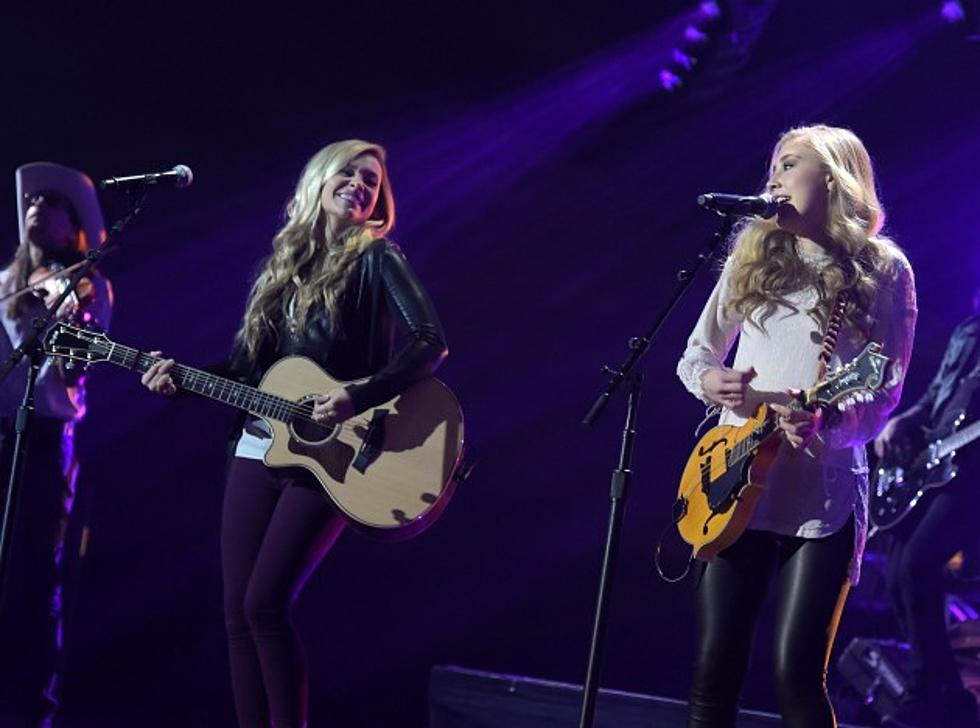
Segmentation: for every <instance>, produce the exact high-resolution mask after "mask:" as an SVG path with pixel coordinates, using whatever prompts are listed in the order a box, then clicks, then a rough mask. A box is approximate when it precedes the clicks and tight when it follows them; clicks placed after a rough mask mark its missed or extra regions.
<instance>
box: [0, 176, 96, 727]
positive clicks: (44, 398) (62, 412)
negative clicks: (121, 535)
mask: <svg viewBox="0 0 980 728" xmlns="http://www.w3.org/2000/svg"><path fill="white" fill-rule="evenodd" d="M16 186H17V211H18V222H19V226H20V245H19V246H18V247H17V250H16V252H15V253H14V256H13V259H12V260H11V261H10V263H9V264H8V265H7V267H6V268H4V269H2V270H0V362H3V361H5V360H6V359H7V357H8V356H9V355H10V353H11V352H12V351H13V350H14V349H15V348H16V347H17V346H18V345H20V344H21V342H22V341H23V340H24V338H26V336H27V335H28V334H29V333H30V331H31V322H32V320H33V319H34V318H35V317H36V316H38V315H43V314H44V313H45V306H46V305H51V304H52V303H53V299H54V298H55V297H56V294H57V293H59V291H58V289H57V286H58V285H60V284H59V283H58V280H59V279H57V278H47V276H49V275H50V274H51V273H57V272H58V271H63V270H64V269H66V268H69V267H71V266H72V265H74V264H75V263H78V262H79V261H81V260H82V259H83V258H84V256H85V252H86V251H87V250H88V248H89V247H90V246H94V245H98V244H99V243H100V242H102V240H103V239H104V238H105V229H104V225H103V221H102V211H101V210H100V209H99V202H98V198H97V197H96V194H95V187H94V185H93V184H92V181H91V180H90V179H89V178H88V177H87V176H86V175H84V174H82V173H81V172H79V171H77V170H74V169H70V168H68V167H63V166H61V165H58V164H51V163H49V162H34V163H32V164H26V165H24V166H22V167H20V168H18V169H17V172H16ZM46 278H47V279H46ZM45 279H46V280H45ZM39 280H40V281H42V282H43V284H44V287H43V288H40V289H35V288H33V287H32V285H31V284H34V283H37V282H38V281H39ZM60 280H65V279H64V278H62V279H60ZM111 311H112V288H111V286H110V285H109V282H108V281H107V280H106V279H105V278H103V277H102V276H100V275H98V274H92V275H90V276H89V277H88V278H86V279H83V281H82V284H80V285H79V290H78V295H77V296H76V297H75V298H74V299H69V301H67V302H66V304H65V305H64V306H62V307H61V308H60V309H59V310H58V312H57V316H58V317H59V318H68V317H71V318H72V319H73V320H74V321H75V322H76V323H79V324H83V325H92V326H98V327H100V328H102V329H105V328H107V327H108V324H109V317H110V313H111ZM26 380H27V360H26V358H25V359H24V360H22V361H21V362H20V364H19V365H18V366H17V368H16V369H14V370H13V371H12V372H11V373H10V376H8V377H7V378H6V379H5V380H4V381H3V382H0V479H2V480H0V493H4V491H5V490H6V486H7V479H8V476H9V471H10V463H11V456H12V449H13V444H14V427H13V423H14V417H15V415H16V412H17V408H18V407H19V405H20V402H21V399H22V398H23V395H24V387H25V384H26ZM84 414H85V397H84V380H83V377H82V372H81V371H80V370H78V369H75V370H72V369H71V368H69V367H67V366H66V365H65V364H63V363H60V362H52V361H48V362H45V364H44V365H43V366H42V368H41V370H40V374H39V376H38V380H37V388H36V391H35V412H34V418H33V420H32V422H31V426H30V432H29V438H28V447H27V460H26V470H25V473H24V478H23V481H22V483H21V487H20V490H19V496H18V500H17V510H16V515H15V517H16V523H15V524H14V530H13V538H12V540H11V544H10V545H11V548H10V551H9V553H8V558H9V561H8V573H7V583H6V584H5V585H4V601H3V604H2V605H0V610H2V611H0V716H5V715H7V716H10V715H12V716H15V717H16V718H17V720H18V721H19V722H18V723H17V724H18V725H24V724H25V723H24V721H25V719H26V722H27V723H26V724H27V725H32V726H34V725H47V724H49V722H50V717H51V716H52V715H53V713H54V708H55V707H56V705H57V680H58V677H57V667H58V663H59V658H60V650H61V638H60V637H61V634H60V633H61V602H62V596H63V595H62V579H61V568H60V567H61V560H62V559H61V557H62V547H63V545H64V537H65V533H66V531H67V527H68V517H69V515H70V512H71V504H72V501H73V498H74V493H75V481H76V478H77V475H78V467H77V462H76V461H75V459H74V457H73V453H72V444H73V435H74V426H75V423H76V422H78V421H79V420H80V419H81V418H82V417H83V416H84ZM4 495H5V493H4ZM0 725H2V721H0Z"/></svg>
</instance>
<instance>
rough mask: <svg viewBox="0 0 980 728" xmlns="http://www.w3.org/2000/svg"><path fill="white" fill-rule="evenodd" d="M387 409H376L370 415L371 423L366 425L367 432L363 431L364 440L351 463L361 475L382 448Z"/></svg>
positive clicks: (376, 457)
mask: <svg viewBox="0 0 980 728" xmlns="http://www.w3.org/2000/svg"><path fill="white" fill-rule="evenodd" d="M387 416H388V410H386V409H377V410H375V411H374V414H373V415H372V416H371V423H370V424H369V425H368V428H367V432H365V433H364V441H363V442H362V443H361V447H360V449H359V450H358V451H357V457H355V458H354V462H353V463H351V467H352V468H354V470H356V471H357V472H359V473H361V474H362V475H363V474H364V472H365V471H366V470H367V469H368V466H370V465H371V463H373V462H374V461H375V460H377V459H378V457H379V456H380V455H381V453H382V451H383V450H384V443H385V417H387Z"/></svg>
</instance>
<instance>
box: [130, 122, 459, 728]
mask: <svg viewBox="0 0 980 728" xmlns="http://www.w3.org/2000/svg"><path fill="white" fill-rule="evenodd" d="M286 213H287V219H286V223H285V225H284V226H283V228H282V229H281V230H280V231H279V232H278V233H277V234H276V236H275V238H274V239H273V241H272V253H271V255H270V256H269V257H268V258H267V260H266V262H265V264H264V265H263V267H262V269H261V271H260V273H259V275H258V278H257V280H256V281H255V284H254V285H253V287H252V291H251V294H250V295H249V299H248V302H247V303H246V307H245V314H244V316H243V320H242V325H241V328H240V329H239V332H238V336H237V338H236V346H235V350H234V352H233V356H232V362H231V374H233V375H234V376H236V377H237V378H239V379H241V380H243V381H244V382H245V383H246V384H249V385H252V386H254V385H255V384H257V383H258V382H259V380H260V379H262V378H263V375H265V374H266V373H267V372H268V371H269V370H271V368H272V367H273V365H274V364H275V363H276V362H277V361H278V360H281V359H282V358H283V357H286V356H289V355H300V356H305V357H308V358H310V359H312V360H313V361H314V362H315V363H316V364H318V365H319V366H320V367H321V368H322V369H324V370H325V371H327V372H328V373H330V375H331V376H332V377H334V378H335V379H338V380H344V381H348V382H350V381H351V380H361V381H357V382H354V383H349V384H347V385H344V386H334V387H333V388H331V389H329V390H328V391H313V392H308V394H309V395H310V397H309V401H308V402H307V404H309V402H312V408H311V410H310V415H311V418H312V420H313V422H314V423H315V424H317V425H324V426H334V425H339V424H340V423H343V422H345V421H347V420H349V419H350V418H351V417H353V416H354V415H358V414H360V413H362V412H365V411H367V410H369V409H371V408H375V407H377V406H378V405H380V404H382V403H385V402H388V401H390V400H392V399H393V398H395V397H396V396H397V395H399V394H401V393H402V392H404V391H405V390H406V389H407V388H408V387H409V386H410V385H412V384H414V383H416V382H419V381H420V380H423V379H425V378H426V377H428V376H429V375H430V374H431V373H432V371H433V370H434V369H435V368H436V367H437V366H438V365H439V364H440V363H441V362H442V360H443V358H444V357H445V355H446V343H445V338H444V336H443V332H442V327H441V325H440V323H439V319H438V317H437V315H436V312H435V310H434V308H433V306H432V303H431V301H430V300H429V297H428V295H426V293H425V290H424V289H423V288H422V286H421V284H420V283H419V281H418V280H417V278H416V277H415V275H414V273H413V272H412V270H411V268H410V267H409V266H408V263H407V261H406V260H405V258H404V257H403V256H402V254H401V253H400V251H399V250H398V248H397V246H395V245H394V243H392V242H390V241H389V240H387V238H386V235H387V233H388V231H389V230H391V228H392V226H393V225H394V222H395V202H394V198H393V197H392V194H391V184H390V182H389V179H388V173H387V168H386V166H385V150H384V149H383V148H382V147H380V146H378V145H376V144H370V143H367V142H362V141H357V140H350V141H343V142H337V143H334V144H330V145H328V146H326V147H324V148H323V149H321V150H320V151H319V152H317V153H316V154H315V155H314V156H313V157H312V158H311V159H310V160H309V162H308V163H307V164H306V167H305V168H304V170H303V172H302V174H301V176H300V179H299V182H298V183H297V185H296V190H295V193H294V194H293V196H292V199H291V200H290V202H289V204H288V206H287V208H286ZM396 333H397V334H399V335H400V338H401V342H402V343H401V345H400V347H398V348H396V347H395V346H394V344H395V334H396ZM172 370H173V371H176V368H175V366H174V362H173V360H172V359H161V360H160V361H158V362H156V363H154V364H153V365H152V366H150V367H149V369H147V370H146V372H145V373H144V374H143V383H144V384H145V385H146V386H147V387H148V388H149V389H151V390H152V391H155V392H159V393H161V394H173V393H174V392H176V390H177V388H178V386H179V381H175V380H174V377H173V376H172V375H171V371H172ZM271 434H272V433H271V432H270V430H269V429H268V423H267V422H265V421H263V420H262V419H261V418H257V417H249V418H248V419H247V420H246V421H245V422H244V423H243V426H242V429H241V431H240V436H239V438H238V444H237V447H236V451H235V457H234V458H233V460H232V463H231V466H230V468H229V474H228V482H227V485H226V488H225V499H224V512H223V515H222V525H221V552H222V571H223V578H224V594H225V624H226V628H227V634H228V647H229V655H230V662H231V683H232V689H233V693H234V698H235V708H236V711H237V713H238V720H239V722H240V723H241V725H243V726H258V725H263V726H265V725H275V726H283V728H285V727H286V726H297V727H298V726H306V725H307V724H308V716H307V693H308V689H307V677H306V668H305V664H304V661H303V656H302V653H301V650H300V647H299V639H298V635H297V634H296V632H295V630H294V627H293V625H292V622H291V620H290V610H291V607H292V604H293V601H294V600H295V599H296V597H297V596H298V594H299V592H300V590H301V589H302V587H303V584H304V583H305V581H306V579H307V577H308V576H309V575H310V573H311V572H312V570H313V569H314V568H315V567H316V565H317V564H318V563H319V562H320V560H321V559H322V558H323V557H324V555H325V554H326V553H327V552H328V551H329V550H330V548H331V546H332V545H333V544H334V542H335V541H336V540H337V538H338V536H339V535H340V533H341V531H342V530H343V527H344V523H345V521H344V519H343V517H342V515H341V514H340V512H339V511H338V510H337V509H336V508H334V507H333V506H332V505H331V502H330V500H329V499H328V498H327V496H326V494H325V493H324V492H323V489H322V488H321V486H320V484H319V483H318V482H317V479H316V478H315V476H314V475H313V474H312V473H311V472H310V471H308V470H304V469H302V468H277V469H274V468H271V467H268V466H267V465H265V464H264V463H263V458H264V457H265V455H266V453H267V452H269V451H270V444H271V443H272V437H271ZM327 723H330V719H329V716H321V717H319V718H316V719H315V720H313V721H312V723H311V724H312V725H325V724H327Z"/></svg>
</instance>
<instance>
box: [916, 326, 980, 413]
mask: <svg viewBox="0 0 980 728" xmlns="http://www.w3.org/2000/svg"><path fill="white" fill-rule="evenodd" d="M978 384H980V315H978V316H971V317H970V318H968V319H966V320H965V321H963V322H962V323H961V324H960V325H959V326H957V327H956V328H955V329H954V330H953V333H952V335H951V336H950V337H949V344H947V346H946V353H945V354H944V355H943V360H942V363H941V364H940V365H939V371H937V372H936V376H934V377H933V379H932V382H931V383H930V384H929V388H928V389H927V390H926V391H925V394H923V395H922V397H920V398H919V401H918V402H916V403H915V404H914V405H913V406H912V407H910V408H909V410H908V411H907V412H906V413H905V414H904V416H905V417H907V418H909V419H910V420H911V421H912V422H914V423H915V424H918V425H923V426H925V427H927V428H929V429H931V430H937V431H943V430H951V429H952V426H953V421H954V420H955V418H956V417H957V416H958V414H959V413H961V412H965V413H967V416H968V421H969V420H972V419H975V418H976V417H977V415H978V414H980V412H978V404H980V402H977V401H975V400H980V397H974V393H975V391H976V389H977V387H978Z"/></svg>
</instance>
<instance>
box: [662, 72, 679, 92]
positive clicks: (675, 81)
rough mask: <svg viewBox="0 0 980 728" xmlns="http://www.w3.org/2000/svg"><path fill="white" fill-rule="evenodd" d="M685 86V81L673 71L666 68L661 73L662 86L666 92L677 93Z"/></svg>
mask: <svg viewBox="0 0 980 728" xmlns="http://www.w3.org/2000/svg"><path fill="white" fill-rule="evenodd" d="M683 85H684V81H683V80H682V79H681V77H680V76H678V75H677V74H676V73H674V72H673V71H668V70H667V69H666V68H665V69H663V70H662V71H661V72H660V86H661V88H663V90H664V91H676V90H677V89H679V88H680V87H681V86H683Z"/></svg>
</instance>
